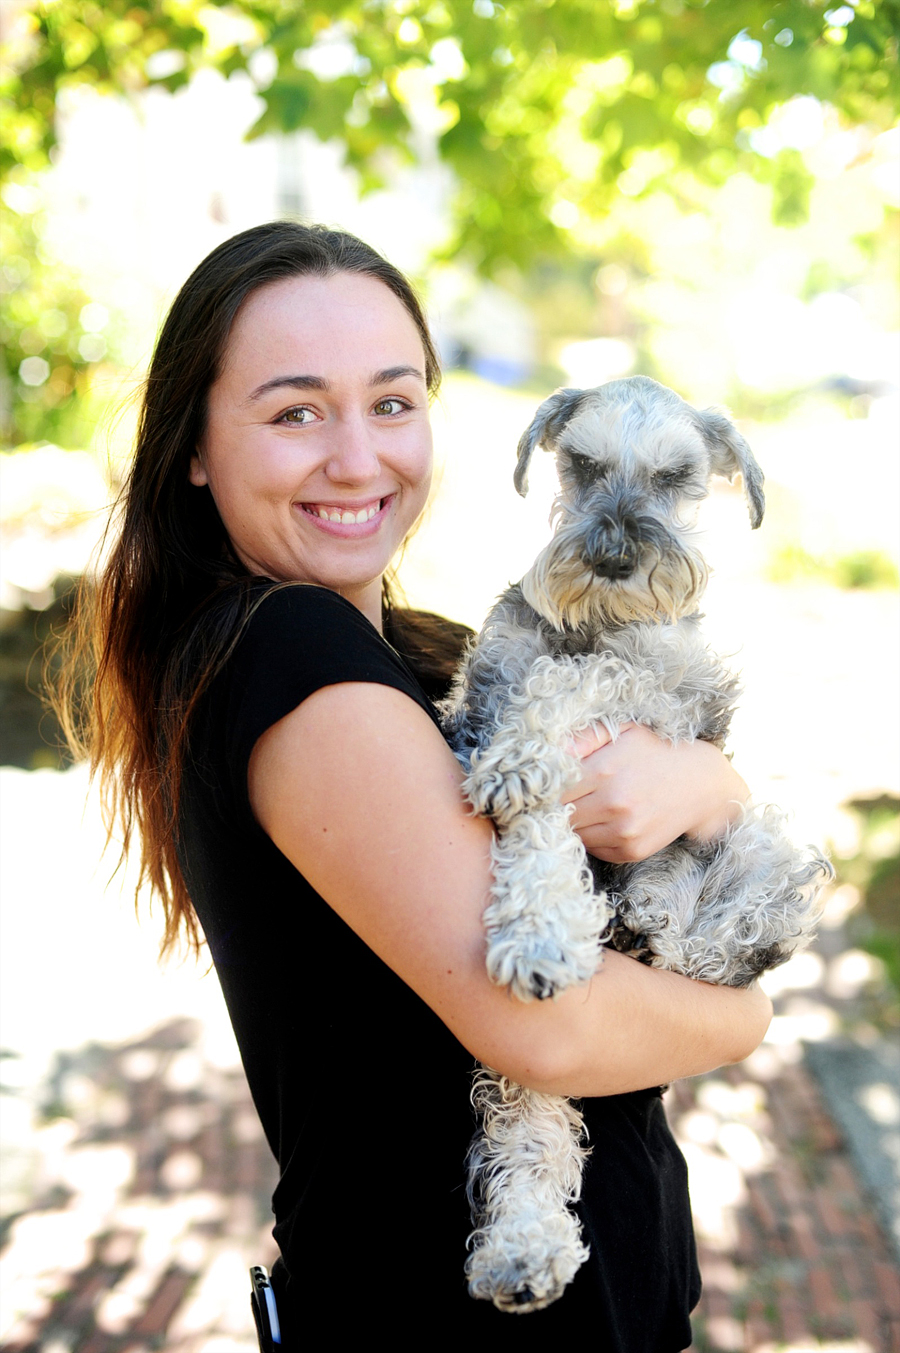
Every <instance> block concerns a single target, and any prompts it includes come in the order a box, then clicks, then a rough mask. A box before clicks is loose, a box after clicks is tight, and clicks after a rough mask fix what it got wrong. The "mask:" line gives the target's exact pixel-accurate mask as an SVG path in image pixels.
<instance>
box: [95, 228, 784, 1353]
mask: <svg viewBox="0 0 900 1353" xmlns="http://www.w3.org/2000/svg"><path fill="white" fill-rule="evenodd" d="M437 382H438V367H437V360H436V357H435V353H434V349H433V347H432V343H431V340H430V338H429V335H428V331H427V328H426V325H425V321H424V318H423V316H422V312H421V309H420V307H419V304H418V302H417V300H416V298H415V296H414V294H413V292H412V290H411V289H410V287H409V284H408V283H407V282H406V280H405V279H404V278H403V277H402V275H401V274H399V273H398V272H397V271H396V270H395V269H394V268H393V267H391V266H390V265H389V264H388V263H386V262H385V261H384V260H383V259H382V258H381V257H380V256H379V255H378V254H376V253H375V252H374V251H373V250H371V249H369V248H368V247H367V246H366V245H364V244H362V243H361V242H360V241H358V240H355V239H353V238H352V237H350V236H347V235H344V234H342V233H340V232H334V231H329V230H325V229H321V228H316V227H305V226H300V225H294V224H287V223H275V224H272V225H267V226H260V227H257V228H255V229H253V230H249V231H246V232H244V233H243V234H241V235H238V236H236V237H235V238H234V239H232V240H229V241H228V242H226V243H225V244H223V245H221V246H220V247H219V248H218V249H216V250H214V252H213V253H212V254H211V255H210V256H209V257H208V258H207V259H206V260H205V261H204V262H203V263H201V264H200V266H199V268H198V269H197V270H196V272H195V273H194V274H193V276H192V277H191V278H190V279H189V280H188V282H187V283H186V284H185V286H184V288H183V290H182V291H181V293H180V295H179V296H178V298H177V299H176V301H175V304H174V305H173V307H172V310H171V313H170V314H169V317H168V319H167V320H166V323H165V325H164V327H163V330H162V333H161V335H160V339H159V343H158V346H157V350H156V354H155V357H154V359H153V364H152V366H151V370H150V375H149V378H148V382H147V389H146V396H145V402H144V408H143V413H142V418H141V423H140V428H139V433H138V439H137V450H136V456H135V461H134V466H133V469H132V472H131V476H130V479H129V482H128V484H127V486H126V489H125V491H124V499H123V505H122V524H121V534H120V537H119V539H118V543H117V544H116V547H115V549H114V550H113V552H112V554H111V556H110V561H109V564H108V566H107V568H106V571H105V573H104V575H103V577H102V579H101V580H100V583H99V586H98V587H97V589H96V591H95V595H94V597H93V599H92V600H90V601H87V600H86V601H85V603H84V605H83V607H82V622H81V624H82V628H81V634H82V641H81V644H82V647H81V653H82V657H83V654H84V652H85V649H86V646H87V645H88V644H90V645H92V651H93V655H94V676H93V683H92V688H91V690H92V694H91V697H90V702H89V704H88V706H87V710H86V724H85V725H84V729H83V732H84V736H85V741H86V745H87V750H88V751H89V753H90V755H91V757H92V759H93V763H94V766H95V768H96V769H97V770H98V772H99V773H100V775H101V777H102V779H103V783H104V786H105V787H106V790H107V793H108V794H109V796H110V800H111V807H112V810H113V812H114V813H115V814H116V815H117V816H118V819H119V822H120V824H121V826H122V827H123V829H124V833H125V839H126V845H127V844H128V840H129V838H130V836H131V834H132V833H135V834H136V835H137V838H138V842H139V849H140V851H141V858H142V861H143V868H144V874H145V876H146V877H147V878H148V879H149V881H150V882H151V883H152V885H153V886H154V888H155V889H156V891H157V893H158V894H159V895H160V896H161V897H162V899H163V902H164V904H165V906H166V915H167V920H168V928H167V941H168V942H169V943H172V942H174V941H175V939H176V937H177V935H178V934H179V932H180V931H181V930H182V929H183V930H184V931H185V932H186V934H187V935H188V937H189V938H191V939H192V940H194V942H196V941H197V940H198V938H199V929H198V922H199V928H202V933H203V935H204V936H205V938H206V940H207V941H208V943H209V946H210V951H211V954H212V957H213V960H214V962H215V966H216V970H217V973H218V976H219V979H220V981H221V983H222V987H223V990H224V993H225V998H226V1001H227V1002H228V1007H229V1010H230V1013H231V1018H232V1021H233V1023H234V1027H235V1032H236V1034H237V1039H238V1043H239V1045H240V1048H241V1054H242V1057H243V1060H244V1065H245V1067H246V1071H247V1076H248V1079H249V1082H250V1087H251V1090H252V1092H253V1096H254V1099H255V1102H256V1105H257V1108H258V1110H259V1113H260V1117H261V1119H262V1122H263V1126H264V1128H265V1131H266V1134H267V1136H268V1140H269V1142H270V1144H271V1146H272V1150H273V1151H274V1153H275V1155H276V1156H277V1158H278V1161H279V1165H280V1168H281V1179H280V1183H279V1185H278V1188H277V1190H276V1192H275V1196H274V1199H273V1209H274V1213H275V1219H276V1225H275V1236H276V1239H277V1241H278V1244H279V1246H280V1249H281V1253H282V1256H283V1258H282V1260H281V1261H279V1263H278V1264H277V1265H276V1271H275V1274H274V1275H273V1281H274V1284H275V1286H276V1290H277V1292H278V1297H279V1305H280V1307H281V1310H282V1316H283V1319H284V1324H285V1327H286V1337H287V1340H288V1346H289V1347H290V1346H291V1345H292V1344H293V1346H295V1347H299V1344H300V1340H301V1339H303V1337H304V1335H305V1332H306V1330H307V1324H308V1321H309V1319H310V1317H312V1316H313V1315H315V1316H316V1317H319V1316H320V1315H321V1314H322V1313H325V1314H327V1317H328V1319H329V1321H330V1322H331V1325H332V1327H333V1329H334V1331H335V1335H338V1334H339V1332H341V1331H346V1332H348V1333H350V1332H353V1331H355V1330H357V1329H359V1330H362V1329H365V1330H367V1331H372V1332H374V1331H378V1332H381V1333H384V1334H391V1335H394V1336H398V1337H400V1338H401V1340H405V1341H406V1342H405V1343H402V1344H401V1346H412V1340H414V1339H415V1340H419V1339H427V1338H428V1337H429V1336H430V1335H431V1334H432V1333H433V1332H436V1331H437V1330H442V1331H445V1332H447V1333H448V1334H450V1335H463V1334H472V1335H476V1334H478V1333H485V1332H486V1333H491V1332H494V1333H496V1332H497V1331H500V1330H501V1329H503V1328H504V1326H505V1328H506V1330H507V1333H508V1334H510V1335H514V1337H515V1339H516V1341H517V1343H521V1342H522V1341H523V1340H524V1341H525V1343H526V1345H529V1346H530V1342H529V1341H531V1342H536V1341H537V1340H540V1339H543V1338H546V1336H547V1335H548V1334H551V1333H552V1332H553V1331H554V1330H556V1331H558V1332H563V1331H570V1332H572V1331H576V1330H579V1331H580V1330H581V1329H582V1328H585V1329H586V1330H588V1331H590V1333H591V1335H592V1337H593V1338H594V1339H595V1340H596V1341H597V1343H596V1346H597V1347H599V1348H602V1349H605V1350H606V1349H608V1350H617V1351H619V1353H651V1351H652V1353H656V1351H657V1350H660V1351H662V1350H672V1351H673V1353H674V1350H679V1349H683V1348H685V1347H687V1345H688V1344H689V1343H690V1327H689V1323H688V1312H689V1310H690V1309H691V1307H692V1306H693V1304H694V1303H695V1302H696V1300H697V1297H698V1295H699V1280H698V1275H697V1272H696V1263H695V1259H694V1249H693V1240H692V1234H691V1226H690V1213H689V1208H688V1202H687V1193H686V1180H685V1168H684V1162H683V1160H682V1159H681V1156H680V1154H679V1152H678V1150H677V1148H676V1146H675V1144H674V1142H673V1140H672V1138H671V1136H670V1134H669V1131H668V1127H667V1125H666V1121H665V1116H664V1113H663V1109H662V1103H661V1098H660V1092H659V1089H658V1088H654V1087H658V1086H659V1085H660V1084H661V1083H663V1082H665V1081H669V1080H672V1079H674V1078H676V1077H680V1076H686V1075H691V1074H694V1073H697V1072H700V1071H704V1070H708V1069H711V1068H713V1067H716V1066H719V1065H721V1064H722V1063H724V1062H732V1061H736V1060H739V1059H740V1058H742V1057H744V1056H746V1055H747V1054H748V1053H749V1052H750V1051H751V1050H752V1049H753V1047H755V1045H756V1044H757V1043H758V1041H759V1040H760V1039H761V1037H762V1035H763V1033H764V1031H765V1028H766V1025H767V1023H768V1018H769V1016H770V1013H771V1011H770V1007H769V1004H768V1001H767V999H766V998H765V996H763V995H762V994H761V993H760V992H759V991H756V990H742V991H738V990H733V989H730V988H716V987H710V986H704V985H703V984H700V983H695V982H690V981H688V980H687V979H685V978H681V977H678V976H676V975H674V974H671V973H664V972H657V971H655V970H652V969H649V968H646V967H643V966H641V965H640V964H638V963H635V962H633V961H632V960H631V959H630V958H628V957H626V956H623V955H620V954H617V953H609V954H607V955H606V957H605V959H604V963H603V966H602V968H601V970H600V972H599V973H598V975H597V977H596V979H595V980H594V981H593V982H592V983H591V984H590V986H589V987H587V988H583V989H578V990H573V991H569V992H566V993H565V994H564V995H563V996H561V997H560V998H559V999H558V1000H556V1001H551V1002H545V1003H535V1004H530V1005H527V1004H521V1003H519V1002H517V1001H514V1000H512V999H510V998H509V996H508V995H507V993H505V992H504V991H501V990H498V989H497V988H495V987H493V986H492V985H491V984H490V982H489V981H488V979H487V976H486V974H485V968H484V940H483V933H482V925H481V914H482V910H483V908H484V905H485V901H486V898H487V895H488V890H489V886H490V868H489V846H490V839H491V827H490V825H489V824H488V823H487V822H485V821H483V820H480V819H476V818H473V817H472V816H471V815H470V814H469V813H468V812H467V810H466V805H465V803H464V802H463V799H462V796H461V793H460V772H459V769H458V767H457V764H456V762H455V760H454V758H453V757H452V755H451V754H450V752H449V750H448V749H447V747H446V745H445V743H444V741H443V739H442V737H441V733H440V729H439V726H438V723H437V719H436V716H435V713H434V708H433V705H432V700H433V699H435V698H437V697H438V696H439V695H440V694H441V693H442V691H443V690H444V689H445V687H446V684H447V679H448V677H449V675H450V672H451V671H452V667H453V665H454V661H455V658H456V656H457V654H458V651H459V648H460V646H461V643H462V639H463V632H462V630H461V629H460V627H457V626H452V625H450V624H449V623H448V622H442V621H439V620H438V619H437V618H436V617H428V616H421V615H420V616H416V615H413V614H410V613H408V612H406V613H404V612H398V611H395V610H391V608H390V606H389V605H388V604H387V593H386V589H385V582H384V579H385V571H386V570H387V569H388V567H389V565H390V563H391V560H392V559H393V558H394V555H395V554H396V552H397V550H398V548H399V547H400V545H401V544H402V542H403V540H404V538H405V537H406V535H407V534H408V532H409V531H410V529H411V528H412V526H413V524H414V522H415V521H416V519H417V517H418V516H419V514H420V512H421V511H422V508H423V507H424V504H425V500H426V496H427V494H428V488H429V482H430V476H431V436H430V431H429V423H428V403H429V396H430V395H431V394H432V393H433V392H434V390H435V388H436V385H437ZM461 431H462V432H463V434H464V429H463V430H461ZM486 509H487V510H489V505H487V504H484V503H482V502H481V501H480V499H479V488H478V485H477V483H476V484H473V485H472V510H473V511H484V510H486ZM460 530H461V532H464V531H465V523H464V522H461V523H460ZM298 584H301V585H298ZM72 670H73V671H74V670H75V669H74V668H73V669H72ZM581 750H582V752H583V763H582V764H583V768H584V773H583V779H582V782H581V784H580V785H579V787H578V788H577V789H576V790H575V792H574V794H573V799H574V801H575V809H574V822H575V825H576V827H577V828H578V830H579V831H580V833H581V835H582V837H583V839H584V841H585V844H586V845H587V847H588V849H589V850H591V851H593V852H594V853H595V854H597V855H598V856H600V858H603V859H607V860H616V861H622V860H628V859H638V858H643V857H645V856H646V855H649V854H652V853H653V852H654V851H655V850H657V849H658V848H659V847H660V846H661V845H663V844H665V843H667V842H669V841H671V840H674V839H675V838H676V837H677V836H679V835H680V834H681V833H682V832H701V833H711V832H715V831H717V830H719V829H721V827H722V826H723V825H724V824H725V822H726V821H727V820H728V817H729V814H730V813H731V812H733V811H734V804H735V802H737V801H740V800H741V799H742V798H744V797H745V795H746V789H745V787H744V786H743V783H742V782H741V781H740V779H739V778H738V777H737V775H736V774H735V773H734V771H733V770H732V769H731V766H730V764H729V763H728V761H726V760H725V758H724V757H723V756H722V755H721V754H720V753H719V752H717V751H716V750H715V749H714V748H712V747H710V746H709V745H707V744H702V743H698V744H694V745H690V746H683V747H678V748H672V747H671V746H669V745H668V744H664V743H662V742H661V741H659V740H658V739H657V738H656V737H655V736H654V735H653V734H651V733H650V732H648V731H647V730H646V729H640V728H632V729H630V730H628V731H627V732H626V733H625V734H624V735H623V736H621V737H620V738H619V740H618V741H617V742H616V743H615V744H610V745H604V743H603V739H601V738H597V739H590V738H589V739H585V741H584V743H583V745H582V747H581ZM473 1057H476V1058H479V1059H480V1060H481V1061H483V1062H486V1063H488V1064H489V1065H491V1066H493V1067H496V1068H499V1069H500V1070H501V1071H503V1072H504V1073H506V1074H508V1075H510V1076H511V1077H514V1078H515V1079H516V1080H517V1081H519V1082H522V1083H524V1084H526V1085H531V1086H534V1087H536V1088H538V1089H542V1090H548V1091H553V1092H558V1093H564V1094H568V1095H578V1096H586V1097H587V1101H586V1105H585V1117H586V1120H587V1124H588V1128H589V1131H590V1139H591V1146H592V1156H591V1158H590V1163H589V1165H588V1169H587V1173H586V1179H585V1187H584V1197H583V1200H582V1203H581V1205H580V1206H581V1212H582V1218H583V1222H584V1230H585V1236H586V1238H587V1240H588V1242H589V1244H590V1247H591V1258H590V1261H589V1262H588V1263H587V1264H586V1265H585V1266H584V1267H583V1269H582V1270H581V1271H580V1273H579V1275H578V1277H577V1278H576V1280H575V1281H574V1282H573V1284H572V1285H571V1287H570V1288H569V1289H568V1290H567V1292H566V1294H565V1295H564V1297H563V1298H562V1299H561V1300H560V1301H559V1302H557V1303H556V1304H555V1305H554V1306H552V1307H550V1308H549V1309H547V1310H546V1311H541V1312H536V1313H533V1314H530V1315H528V1316H525V1317H523V1318H522V1319H516V1320H515V1323H514V1324H513V1323H512V1322H513V1319H514V1317H511V1316H509V1315H503V1314H501V1313H499V1312H498V1311H496V1310H495V1309H494V1308H493V1307H492V1306H490V1305H488V1304H486V1303H483V1302H476V1301H473V1300H471V1299H470V1298H469V1297H468V1295H467V1292H466V1287H465V1281H464V1278H463V1264H464V1260H465V1241H466V1236H467V1234H468V1231H469V1216H468V1207H467V1203H466V1198H465V1191H464V1159H465V1155H466V1149H467V1145H468V1142H469V1139H470V1136H471V1132H472V1128H473V1123H472V1117H471V1109H470V1106H469V1100H468V1091H469V1079H468V1078H469V1072H470V1070H471V1066H472V1059H473Z"/></svg>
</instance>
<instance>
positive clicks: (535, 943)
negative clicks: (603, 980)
mask: <svg viewBox="0 0 900 1353" xmlns="http://www.w3.org/2000/svg"><path fill="white" fill-rule="evenodd" d="M491 855H492V864H493V881H492V884H491V894H490V901H489V903H488V905H487V907H486V909H485V913H484V925H485V932H486V935H487V955H486V962H487V970H488V975H489V977H490V979H491V981H492V982H496V983H497V985H498V986H505V987H509V989H510V991H511V992H512V993H513V995H514V996H517V997H518V998H519V1000H521V1001H531V1000H534V999H535V998H537V999H538V1000H544V999H546V998H547V997H549V996H555V995H556V994H557V992H560V991H564V990H565V989H566V988H567V987H570V986H576V985H578V984H580V983H582V982H588V981H590V979H591V977H592V976H593V975H594V973H595V972H596V970H597V966H598V964H599V962H600V958H601V952H602V950H601V942H600V937H601V935H602V934H603V931H604V930H605V929H606V926H607V923H608V921H609V919H610V917H611V915H612V913H611V911H610V909H609V907H608V905H607V900H606V894H605V893H595V891H594V881H593V877H592V875H591V872H590V870H589V869H588V866H587V862H586V857H585V851H584V846H583V845H582V843H581V840H580V838H579V837H577V836H576V835H575V833H574V832H573V831H572V828H571V827H570V825H569V810H568V809H567V808H566V807H565V806H564V805H563V804H560V803H556V804H552V805H551V806H549V807H546V808H539V809H536V810H535V811H533V812H531V813H521V814H520V815H519V816H518V817H516V818H514V819H513V820H512V822H510V823H509V825H508V826H505V827H501V828H500V829H499V831H498V834H497V837H496V840H495V841H494V845H493V848H492V852H491Z"/></svg>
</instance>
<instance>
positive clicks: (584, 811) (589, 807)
mask: <svg viewBox="0 0 900 1353" xmlns="http://www.w3.org/2000/svg"><path fill="white" fill-rule="evenodd" d="M747 794H748V791H747V787H746V785H745V784H744V782H743V781H742V780H741V778H740V776H739V775H737V773H736V772H735V771H734V770H733V768H732V766H731V763H730V762H729V761H728V760H727V758H726V757H725V756H724V755H723V754H722V753H721V752H720V751H718V749H717V748H715V747H713V746H712V745H711V744H710V743H707V742H688V743H679V744H678V745H677V746H673V744H672V743H670V742H667V741H666V740H664V739H663V738H660V737H658V736H657V735H656V734H655V733H653V732H652V731H651V730H650V729H649V728H645V727H642V726H639V725H631V726H629V727H628V728H626V729H623V730H622V732H621V734H620V735H619V737H618V738H617V739H616V740H615V742H612V741H610V743H608V744H607V745H606V746H604V747H600V748H598V749H597V750H595V751H593V752H589V753H588V755H587V756H585V757H584V758H583V760H582V775H581V781H580V783H579V785H578V786H577V787H576V790H575V791H574V792H573V794H572V795H571V797H570V802H571V803H572V804H573V812H572V825H573V827H574V828H575V830H576V831H577V832H578V833H579V835H580V836H581V838H582V840H583V841H584V844H585V848H586V849H587V850H589V851H590V852H591V854H593V855H596V856H597V858H598V859H601V860H606V861H607V862H609V863H611V864H624V863H627V862H629V861H634V860H644V859H647V858H648V856H650V855H654V854H655V853H656V852H657V851H658V850H662V849H663V847H664V846H667V845H669V844H670V843H671V842H672V841H674V840H676V839H677V838H678V837H679V836H682V835H684V834H696V835H700V836H712V835H716V834H718V832H720V831H722V830H723V829H724V828H725V826H726V825H727V824H728V822H729V821H730V820H731V819H732V818H733V816H734V814H735V812H737V811H739V807H740V804H741V802H743V801H744V800H745V799H746V797H747Z"/></svg>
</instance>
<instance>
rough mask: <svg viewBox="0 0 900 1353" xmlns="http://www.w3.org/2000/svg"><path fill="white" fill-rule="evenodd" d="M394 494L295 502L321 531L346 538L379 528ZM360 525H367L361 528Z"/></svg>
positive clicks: (366, 533) (370, 533)
mask: <svg viewBox="0 0 900 1353" xmlns="http://www.w3.org/2000/svg"><path fill="white" fill-rule="evenodd" d="M394 497H395V495H394V494H392V493H391V494H387V495H386V496H385V497H383V498H372V499H369V500H368V501H367V502H364V503H348V502H328V503H298V504H297V506H298V507H299V508H300V509H301V511H303V512H305V513H306V515H307V516H308V517H311V518H312V520H313V522H314V524H315V525H316V526H317V527H318V528H319V530H320V531H325V532H326V534H328V535H336V536H338V537H343V538H346V539H353V538H354V537H358V536H364V535H372V534H373V533H374V532H375V531H377V530H378V528H379V526H380V525H381V522H382V520H383V519H384V514H385V512H387V511H388V509H389V507H390V504H391V503H392V502H393V500H394ZM361 527H364V528H366V529H365V530H360V528H361Z"/></svg>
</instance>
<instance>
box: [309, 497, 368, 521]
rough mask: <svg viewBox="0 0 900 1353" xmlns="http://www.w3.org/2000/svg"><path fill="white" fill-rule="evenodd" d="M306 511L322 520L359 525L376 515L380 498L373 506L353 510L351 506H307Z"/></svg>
mask: <svg viewBox="0 0 900 1353" xmlns="http://www.w3.org/2000/svg"><path fill="white" fill-rule="evenodd" d="M306 511H307V512H309V513H311V514H312V515H313V516H314V517H321V518H322V520H323V521H336V522H340V523H341V525H342V526H360V525H362V523H363V522H367V521H371V520H372V518H373V517H377V516H378V513H379V512H380V511H381V499H379V500H378V502H377V503H376V504H375V505H374V507H361V508H359V509H358V510H356V511H354V510H353V509H351V508H340V507H315V506H312V507H308V508H307V509H306Z"/></svg>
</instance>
